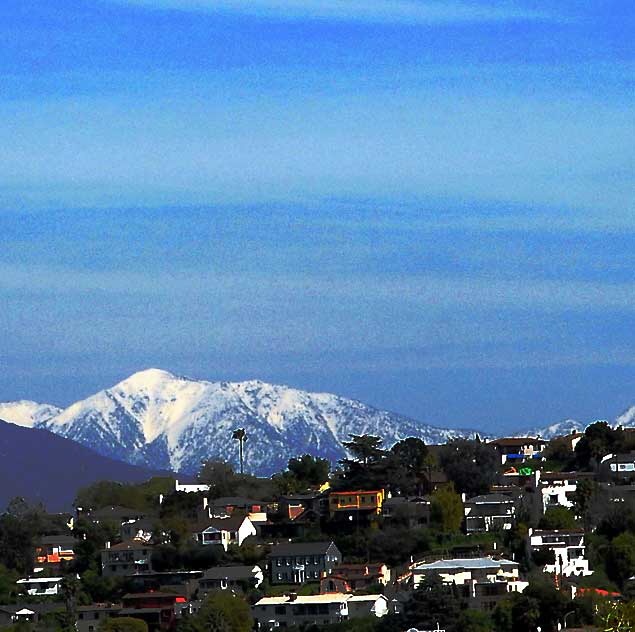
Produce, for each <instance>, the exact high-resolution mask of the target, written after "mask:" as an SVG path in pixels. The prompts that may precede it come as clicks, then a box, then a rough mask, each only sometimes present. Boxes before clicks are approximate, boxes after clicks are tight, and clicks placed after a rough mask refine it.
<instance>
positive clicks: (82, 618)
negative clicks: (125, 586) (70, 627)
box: [75, 603, 121, 632]
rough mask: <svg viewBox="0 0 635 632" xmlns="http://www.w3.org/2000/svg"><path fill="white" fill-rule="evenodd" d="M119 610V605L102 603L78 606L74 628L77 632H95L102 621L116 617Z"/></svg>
mask: <svg viewBox="0 0 635 632" xmlns="http://www.w3.org/2000/svg"><path fill="white" fill-rule="evenodd" d="M120 610H121V606H119V605H113V604H103V603H102V604H98V603H97V604H92V605H90V606H78V608H77V621H76V623H75V628H76V629H77V632H97V630H98V628H99V626H100V625H101V624H102V622H103V621H105V620H106V619H109V618H110V617H114V616H117V615H118V614H119V611H120Z"/></svg>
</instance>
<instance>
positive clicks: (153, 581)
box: [127, 570, 203, 599]
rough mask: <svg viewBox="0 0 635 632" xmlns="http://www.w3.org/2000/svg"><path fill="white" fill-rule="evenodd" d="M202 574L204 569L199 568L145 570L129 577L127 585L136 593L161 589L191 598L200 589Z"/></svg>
mask: <svg viewBox="0 0 635 632" xmlns="http://www.w3.org/2000/svg"><path fill="white" fill-rule="evenodd" d="M202 576H203V571H198V570H197V571H190V570H174V571H145V572H142V573H137V574H136V575H131V576H130V577H128V578H127V579H128V582H127V585H129V586H130V590H131V591H132V592H136V593H142V592H149V591H153V590H159V591H161V592H168V593H178V594H179V595H184V596H185V597H187V598H188V599H191V598H193V597H194V596H195V595H196V593H197V591H198V588H199V585H198V582H199V580H200V579H201V577H202Z"/></svg>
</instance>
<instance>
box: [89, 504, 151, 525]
mask: <svg viewBox="0 0 635 632" xmlns="http://www.w3.org/2000/svg"><path fill="white" fill-rule="evenodd" d="M77 511H78V512H81V511H82V510H81V509H80V508H78V510H77ZM87 518H88V520H90V521H91V522H92V523H94V524H100V523H103V522H110V523H114V524H117V525H121V524H123V523H124V522H136V521H137V520H141V519H142V518H147V515H146V514H145V513H144V512H143V511H139V510H138V509H130V508H129V507H122V506H120V505H109V506H108V507H102V508H100V509H95V510H94V511H91V512H89V513H88V515H87Z"/></svg>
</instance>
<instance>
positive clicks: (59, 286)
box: [0, 0, 635, 429]
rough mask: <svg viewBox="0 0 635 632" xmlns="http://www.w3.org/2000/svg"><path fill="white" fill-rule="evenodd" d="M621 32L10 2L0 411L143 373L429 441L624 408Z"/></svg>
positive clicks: (505, 20) (4, 69)
mask: <svg viewBox="0 0 635 632" xmlns="http://www.w3.org/2000/svg"><path fill="white" fill-rule="evenodd" d="M587 5H592V6H587ZM634 27H635V8H634V7H633V6H632V3H631V2H627V1H623V2H621V1H609V0H607V1H597V2H593V3H580V2H572V1H567V0H563V1H561V2H558V3H550V2H538V1H529V0H527V1H524V2H521V1H517V2H510V1H507V2H494V1H492V2H486V1H485V0H483V1H481V2H427V1H425V0H372V1H371V0H351V1H350V2H347V1H345V0H285V1H279V2H273V0H250V1H249V2H248V1H246V0H218V1H217V2H211V1H208V0H72V1H71V0H55V1H53V0H19V1H18V0H5V1H4V2H3V3H2V4H1V5H0V138H1V139H2V142H1V143H0V246H1V248H0V296H2V297H3V309H2V310H0V328H1V330H2V332H3V335H2V336H1V337H0V362H1V363H2V370H0V400H2V399H5V400H8V399H15V398H22V397H24V398H32V399H39V400H43V401H50V402H53V403H58V404H66V403H69V402H71V401H73V400H74V399H76V398H79V397H83V396H86V395H88V394H89V393H91V392H92V391H94V390H97V389H99V388H102V387H105V386H108V385H110V384H112V383H114V382H115V381H116V380H118V379H121V378H123V377H125V376H126V375H127V374H129V373H131V372H133V371H135V370H138V369H141V368H145V367H148V366H159V367H162V368H166V369H170V370H173V371H175V372H180V373H185V374H188V375H192V376H195V377H204V378H210V379H244V378H252V377H257V378H261V379H265V380H271V381H279V382H285V383H289V384H292V385H294V386H299V387H302V388H309V389H320V390H329V391H333V392H337V393H340V394H343V395H349V396H353V397H357V398H359V399H362V400H364V401H367V402H369V403H372V404H375V405H377V406H381V407H386V408H390V409H392V410H396V411H398V412H402V413H405V414H409V415H412V416H415V417H417V418H420V419H422V420H425V421H428V422H432V423H438V424H442V425H452V426H476V427H487V428H490V427H491V426H492V425H493V424H494V425H496V426H498V427H500V428H505V429H511V428H514V427H519V426H525V425H529V424H540V423H547V422H552V421H555V420H557V419H560V418H564V417H568V416H574V417H577V418H580V419H582V420H589V419H593V418H595V417H604V416H613V415H616V414H617V413H619V412H620V411H621V409H623V408H625V407H626V406H628V405H631V404H633V403H635V388H634V387H633V379H634V378H635V344H634V343H633V340H632V331H633V321H634V315H635V308H634V306H635V282H634V281H633V273H632V270H633V269H634V266H633V264H634V263H635V261H634V259H635V254H634V250H633V243H634V239H633V238H634V237H635V203H634V196H633V194H634V192H635V186H634V184H635V183H634V175H633V174H634V173H635V144H634V143H633V137H634V133H635V111H634V109H633V107H632V103H633V98H634V96H635V94H634V86H635V60H634V53H635V43H634V42H633V38H632V32H633V28H634Z"/></svg>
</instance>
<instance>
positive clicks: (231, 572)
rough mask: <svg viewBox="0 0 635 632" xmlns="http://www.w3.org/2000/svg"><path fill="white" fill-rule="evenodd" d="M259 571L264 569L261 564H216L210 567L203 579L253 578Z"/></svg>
mask: <svg viewBox="0 0 635 632" xmlns="http://www.w3.org/2000/svg"><path fill="white" fill-rule="evenodd" d="M258 571H262V569H261V568H260V566H256V565H254V566H216V567H214V568H208V569H207V570H206V571H205V572H204V573H203V577H202V579H243V578H245V579H251V578H252V577H253V576H254V575H255V574H256V573H257V572H258Z"/></svg>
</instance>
